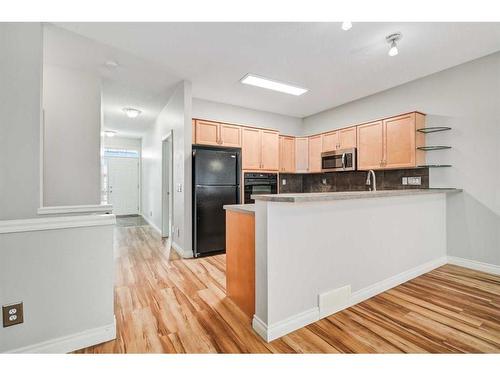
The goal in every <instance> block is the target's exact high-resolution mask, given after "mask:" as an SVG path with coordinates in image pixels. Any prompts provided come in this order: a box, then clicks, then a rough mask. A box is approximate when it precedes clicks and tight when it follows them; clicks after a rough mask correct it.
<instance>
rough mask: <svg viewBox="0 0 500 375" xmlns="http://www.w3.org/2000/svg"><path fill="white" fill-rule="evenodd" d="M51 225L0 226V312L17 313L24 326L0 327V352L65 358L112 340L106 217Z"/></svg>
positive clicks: (110, 223)
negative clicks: (0, 308) (8, 308)
mask: <svg viewBox="0 0 500 375" xmlns="http://www.w3.org/2000/svg"><path fill="white" fill-rule="evenodd" d="M87 218H89V220H90V222H87V223H83V224H82V219H83V221H86V220H87ZM58 220H60V219H59V218H40V219H31V220H30V221H27V220H21V222H20V223H17V224H16V225H15V226H17V227H21V228H22V229H21V231H20V232H13V233H8V231H9V230H11V229H12V227H11V225H9V222H8V221H7V222H6V221H0V249H1V251H0V305H4V304H9V303H15V302H20V301H22V302H23V306H24V323H22V324H18V325H15V326H11V327H7V328H3V327H0V353H1V352H4V351H11V350H21V351H28V352H39V351H56V352H61V351H69V350H75V349H78V348H81V347H82V346H81V345H83V346H88V345H94V344H96V343H98V342H101V341H103V340H106V341H107V340H110V339H112V338H113V337H114V331H115V329H114V312H113V269H114V266H113V264H114V260H113V228H114V222H115V220H114V216H113V215H102V216H97V217H93V216H83V217H75V216H73V217H67V218H65V219H64V220H63V221H60V222H58V223H56V224H54V223H55V222H56V221H58ZM72 225H81V226H80V227H73V228H72V227H71V226H72ZM51 226H56V227H58V228H53V229H50V227H51ZM44 227H45V228H44ZM5 231H7V233H4V232H5ZM67 336H73V337H72V338H70V339H68V338H67ZM88 340H89V341H88ZM26 347H28V348H26ZM23 348H24V349H23Z"/></svg>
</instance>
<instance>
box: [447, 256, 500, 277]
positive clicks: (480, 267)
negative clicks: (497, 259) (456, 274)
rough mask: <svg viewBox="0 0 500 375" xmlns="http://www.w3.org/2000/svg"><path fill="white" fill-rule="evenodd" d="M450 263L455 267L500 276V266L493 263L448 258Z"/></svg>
mask: <svg viewBox="0 0 500 375" xmlns="http://www.w3.org/2000/svg"><path fill="white" fill-rule="evenodd" d="M448 263H449V264H453V265H455V266H460V267H465V268H470V269H472V270H476V271H481V272H486V273H491V274H493V275H500V266H497V265H496V264H491V263H483V262H478V261H476V260H470V259H465V258H459V257H453V256H448Z"/></svg>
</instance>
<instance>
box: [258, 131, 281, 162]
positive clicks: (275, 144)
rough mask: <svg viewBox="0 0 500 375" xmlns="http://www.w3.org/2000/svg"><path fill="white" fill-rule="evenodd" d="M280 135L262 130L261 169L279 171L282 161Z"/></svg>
mask: <svg viewBox="0 0 500 375" xmlns="http://www.w3.org/2000/svg"><path fill="white" fill-rule="evenodd" d="M279 147H280V137H279V133H278V132H275V131H270V130H261V152H262V154H261V155H262V156H261V162H262V166H261V169H265V170H269V171H277V170H278V168H279V160H280V148H279Z"/></svg>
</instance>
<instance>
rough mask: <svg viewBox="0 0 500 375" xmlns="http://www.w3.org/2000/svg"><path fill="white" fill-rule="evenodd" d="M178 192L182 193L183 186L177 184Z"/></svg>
mask: <svg viewBox="0 0 500 375" xmlns="http://www.w3.org/2000/svg"><path fill="white" fill-rule="evenodd" d="M177 192H178V193H182V184H177Z"/></svg>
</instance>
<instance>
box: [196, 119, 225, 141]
mask: <svg viewBox="0 0 500 375" xmlns="http://www.w3.org/2000/svg"><path fill="white" fill-rule="evenodd" d="M218 142H219V123H217V122H211V121H203V120H196V143H197V144H199V145H211V146H220V145H219V143H218Z"/></svg>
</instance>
